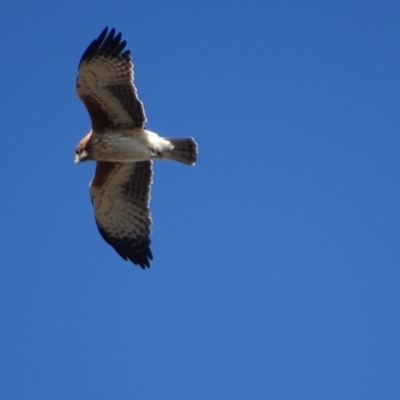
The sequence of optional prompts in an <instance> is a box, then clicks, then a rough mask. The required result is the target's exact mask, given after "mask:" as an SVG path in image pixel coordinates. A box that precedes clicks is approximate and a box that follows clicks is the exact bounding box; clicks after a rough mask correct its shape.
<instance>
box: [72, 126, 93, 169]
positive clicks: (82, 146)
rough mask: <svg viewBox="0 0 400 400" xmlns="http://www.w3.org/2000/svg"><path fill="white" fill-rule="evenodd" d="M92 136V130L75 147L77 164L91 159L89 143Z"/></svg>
mask: <svg viewBox="0 0 400 400" xmlns="http://www.w3.org/2000/svg"><path fill="white" fill-rule="evenodd" d="M91 136H92V131H90V132H89V133H88V134H87V135H86V136H85V137H84V138H83V139H82V140H81V141H80V142H79V143H78V146H76V149H75V164H78V163H79V162H81V161H88V160H91V156H90V151H89V150H90V146H89V145H88V142H89V139H90V137H91Z"/></svg>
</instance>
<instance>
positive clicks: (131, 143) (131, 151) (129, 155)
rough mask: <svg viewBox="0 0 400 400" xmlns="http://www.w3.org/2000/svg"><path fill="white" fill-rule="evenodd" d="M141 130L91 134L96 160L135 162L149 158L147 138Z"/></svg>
mask: <svg viewBox="0 0 400 400" xmlns="http://www.w3.org/2000/svg"><path fill="white" fill-rule="evenodd" d="M141 131H143V130H139V129H138V130H135V131H120V132H119V131H113V132H105V133H101V134H95V135H93V136H92V149H93V158H94V159H95V160H96V161H114V162H137V161H145V160H149V159H150V158H151V152H150V149H149V145H148V140H147V137H146V135H145V134H143V133H142V132H141Z"/></svg>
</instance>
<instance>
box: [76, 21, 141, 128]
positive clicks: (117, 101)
mask: <svg viewBox="0 0 400 400" xmlns="http://www.w3.org/2000/svg"><path fill="white" fill-rule="evenodd" d="M107 32H108V28H105V29H104V30H103V32H102V33H101V34H100V36H99V37H98V38H97V39H95V40H94V41H93V42H92V43H91V44H90V45H89V47H88V48H87V49H86V51H85V52H84V53H83V56H82V58H81V61H80V63H79V69H78V77H77V79H76V91H77V94H78V96H79V98H80V99H81V100H82V101H83V103H84V104H85V106H86V108H87V110H88V112H89V115H90V119H91V121H92V127H93V129H95V130H96V131H97V132H102V131H104V130H106V129H115V128H121V127H122V128H134V127H138V128H143V126H144V123H145V122H146V116H145V113H144V108H143V103H142V102H141V101H140V100H139V98H138V95H137V91H136V88H135V86H134V84H133V64H132V59H131V57H130V56H129V54H130V51H129V50H125V51H123V50H124V48H125V46H126V41H125V40H123V41H121V36H122V35H121V33H118V34H117V35H115V29H112V30H111V31H110V33H108V34H107Z"/></svg>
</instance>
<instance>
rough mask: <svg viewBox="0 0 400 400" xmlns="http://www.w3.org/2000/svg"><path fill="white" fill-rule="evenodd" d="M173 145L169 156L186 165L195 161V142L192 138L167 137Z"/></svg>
mask: <svg viewBox="0 0 400 400" xmlns="http://www.w3.org/2000/svg"><path fill="white" fill-rule="evenodd" d="M168 140H169V141H170V142H171V144H172V145H173V146H174V148H173V150H172V151H171V153H170V155H169V157H170V158H171V159H172V160H175V161H179V162H182V163H184V164H188V165H194V164H195V163H196V161H197V143H196V142H195V140H194V139H193V138H181V139H168Z"/></svg>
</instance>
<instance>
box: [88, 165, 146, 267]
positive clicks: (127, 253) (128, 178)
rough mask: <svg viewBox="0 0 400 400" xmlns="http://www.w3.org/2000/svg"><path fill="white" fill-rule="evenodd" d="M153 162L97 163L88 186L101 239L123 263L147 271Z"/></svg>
mask: <svg viewBox="0 0 400 400" xmlns="http://www.w3.org/2000/svg"><path fill="white" fill-rule="evenodd" d="M152 175H153V169H152V162H151V161H141V162H136V163H113V162H98V163H97V166H96V172H95V175H94V177H93V180H92V182H91V184H90V196H91V198H92V203H93V207H94V213H95V218H96V222H97V226H98V228H99V231H100V234H101V236H102V237H103V239H104V240H105V241H106V242H107V243H108V244H110V245H111V246H112V247H114V249H115V251H116V252H117V253H118V254H119V255H120V256H121V257H122V258H123V259H125V260H130V261H132V262H133V263H134V264H138V265H140V266H141V267H142V268H143V269H144V268H146V267H150V260H152V259H153V255H152V253H151V250H150V247H149V246H150V239H149V236H150V232H151V216H150V208H149V203H150V188H151V183H152Z"/></svg>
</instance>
